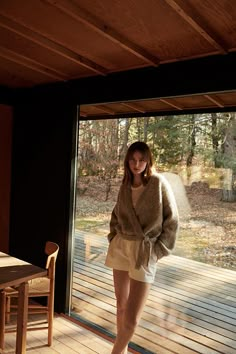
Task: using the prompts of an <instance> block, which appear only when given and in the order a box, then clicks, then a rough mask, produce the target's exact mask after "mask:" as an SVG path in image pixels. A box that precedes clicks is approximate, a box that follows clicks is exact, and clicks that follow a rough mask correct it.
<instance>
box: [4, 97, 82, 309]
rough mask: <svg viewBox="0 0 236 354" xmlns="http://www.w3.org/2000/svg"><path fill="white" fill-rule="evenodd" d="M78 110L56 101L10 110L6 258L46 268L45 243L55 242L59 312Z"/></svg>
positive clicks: (63, 295) (63, 299) (63, 297)
mask: <svg viewBox="0 0 236 354" xmlns="http://www.w3.org/2000/svg"><path fill="white" fill-rule="evenodd" d="M76 109H77V108H76V106H74V105H73V106H72V105H68V104H66V103H61V102H58V103H57V104H55V103H54V104H51V105H44V104H37V105H36V104H27V105H25V104H22V105H17V106H16V107H15V110H14V127H13V156H12V193H11V220H10V254H11V255H15V256H17V257H19V258H22V259H24V260H27V261H29V262H32V263H34V264H36V265H39V266H45V257H44V246H45V242H46V241H47V240H51V241H54V242H57V243H58V244H59V246H60V251H59V256H58V260H57V269H56V296H55V310H56V311H58V312H61V311H64V310H65V303H66V284H67V279H66V277H67V261H68V254H67V252H68V248H70V247H68V242H70V235H69V227H70V225H69V222H70V219H71V218H70V205H71V202H72V201H71V198H70V194H71V163H72V162H73V161H74V154H75V152H74V149H73V146H74V141H73V140H74V137H75V124H76Z"/></svg>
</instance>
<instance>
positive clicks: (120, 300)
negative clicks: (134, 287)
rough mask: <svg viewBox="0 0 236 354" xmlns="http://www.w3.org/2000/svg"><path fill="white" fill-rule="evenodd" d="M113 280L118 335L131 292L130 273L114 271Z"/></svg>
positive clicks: (125, 349) (124, 353)
mask: <svg viewBox="0 0 236 354" xmlns="http://www.w3.org/2000/svg"><path fill="white" fill-rule="evenodd" d="M113 279H114V287H115V295H116V325H117V335H118V333H119V332H120V330H121V328H122V324H123V316H124V313H125V309H126V305H127V301H128V297H129V291H130V278H129V275H128V272H125V271H122V270H115V269H113ZM127 349H128V345H127V346H126V347H125V348H124V350H123V351H122V352H121V354H126V353H127Z"/></svg>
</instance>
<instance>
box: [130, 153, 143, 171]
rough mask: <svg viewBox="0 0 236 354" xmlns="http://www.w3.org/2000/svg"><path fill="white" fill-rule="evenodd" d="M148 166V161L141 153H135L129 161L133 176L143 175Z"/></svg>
mask: <svg viewBox="0 0 236 354" xmlns="http://www.w3.org/2000/svg"><path fill="white" fill-rule="evenodd" d="M146 166H147V161H146V160H145V158H144V156H143V154H142V153H141V152H139V151H135V152H134V153H133V155H132V156H131V157H130V159H129V168H130V171H131V172H132V173H133V175H134V176H135V175H141V173H142V172H143V171H145V168H146Z"/></svg>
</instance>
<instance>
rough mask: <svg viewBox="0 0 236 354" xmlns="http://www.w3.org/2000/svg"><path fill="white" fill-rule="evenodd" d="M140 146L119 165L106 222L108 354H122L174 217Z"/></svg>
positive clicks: (172, 235)
mask: <svg viewBox="0 0 236 354" xmlns="http://www.w3.org/2000/svg"><path fill="white" fill-rule="evenodd" d="M152 165H153V160H152V155H151V152H150V149H149V147H148V145H147V144H145V143H144V142H139V141H137V142H135V143H133V144H132V145H131V146H130V147H129V149H128V151H127V154H126V157H125V161H124V177H123V181H122V184H121V187H120V190H119V194H118V199H117V203H116V205H115V207H114V209H113V211H112V215H111V220H110V233H109V235H108V240H109V242H110V244H109V249H108V253H107V257H106V262H105V264H106V265H107V266H108V267H111V268H113V278H114V288H115V295H116V301H117V336H116V340H115V343H114V346H113V350H112V354H125V353H127V348H128V343H129V341H130V339H131V338H132V336H133V334H134V331H135V328H136V326H137V324H138V322H139V319H140V317H141V314H142V311H143V308H144V305H145V303H146V299H147V297H148V294H149V290H150V287H151V284H152V283H153V281H154V278H155V273H156V264H157V261H158V259H160V258H162V257H163V256H167V255H168V254H170V252H171V250H173V248H174V245H175V240H176V235H177V231H178V220H179V218H178V212H177V207H176V203H175V199H174V195H173V193H172V191H171V188H170V186H169V184H168V182H167V181H166V180H165V178H164V177H163V176H161V175H159V174H157V173H155V174H154V173H153V172H152Z"/></svg>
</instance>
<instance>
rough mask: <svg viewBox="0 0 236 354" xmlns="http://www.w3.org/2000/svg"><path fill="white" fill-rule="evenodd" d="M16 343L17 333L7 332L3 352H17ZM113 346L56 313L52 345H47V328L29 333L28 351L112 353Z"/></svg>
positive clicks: (84, 353) (68, 353) (61, 353)
mask: <svg viewBox="0 0 236 354" xmlns="http://www.w3.org/2000/svg"><path fill="white" fill-rule="evenodd" d="M32 322H33V321H32ZM15 344H16V335H15V333H7V334H6V335H5V349H4V351H3V353H4V354H13V353H15ZM111 348H112V343H111V342H110V341H107V340H106V339H104V338H102V337H101V336H98V335H96V334H95V333H93V332H91V331H89V330H88V329H86V328H84V327H82V326H79V325H78V324H75V323H73V322H71V320H70V319H67V318H65V317H64V316H59V315H55V319H54V337H53V345H52V346H51V347H48V346H47V330H40V331H30V332H28V333H27V350H26V352H27V353H32V354H33V353H37V354H39V353H40V354H56V353H60V354H76V353H77V354H96V353H97V354H103V353H104V354H110V353H111Z"/></svg>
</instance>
